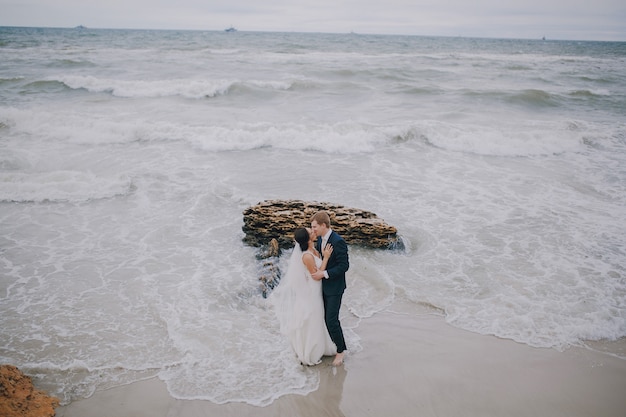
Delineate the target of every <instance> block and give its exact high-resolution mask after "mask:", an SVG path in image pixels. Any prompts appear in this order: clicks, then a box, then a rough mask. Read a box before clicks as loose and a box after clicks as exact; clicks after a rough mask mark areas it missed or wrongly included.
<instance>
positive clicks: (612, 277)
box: [0, 28, 626, 405]
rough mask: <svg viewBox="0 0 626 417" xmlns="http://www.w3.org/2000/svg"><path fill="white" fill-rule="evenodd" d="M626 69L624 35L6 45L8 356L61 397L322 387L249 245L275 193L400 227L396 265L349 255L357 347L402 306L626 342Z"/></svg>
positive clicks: (0, 110)
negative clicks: (363, 326)
mask: <svg viewBox="0 0 626 417" xmlns="http://www.w3.org/2000/svg"><path fill="white" fill-rule="evenodd" d="M625 68H626V43H618V42H613V43H610V42H570V41H550V40H548V41H540V40H511V39H508V40H507V39H470V38H429V37H407V36H375V35H361V34H298V33H248V32H235V33H224V32H201V31H198V32H193V31H189V32H186V31H148V30H142V31H141V30H137V31H134V30H91V29H82V30H78V29H37V28H0V227H1V229H0V362H2V363H12V364H15V365H17V366H19V367H21V368H22V369H24V370H25V371H26V372H28V373H29V374H32V375H35V377H36V379H37V381H38V382H39V383H40V384H41V385H42V386H44V387H46V388H47V389H49V390H50V391H51V392H52V393H53V394H55V395H58V396H59V397H60V398H61V399H62V401H63V402H64V403H68V402H70V401H73V400H75V399H79V398H84V397H87V396H89V395H90V394H91V393H92V392H93V391H94V390H96V389H105V388H107V387H112V386H116V385H120V384H125V383H129V382H132V381H137V380H140V379H144V378H150V377H154V376H158V377H159V378H161V379H162V380H163V381H165V383H166V384H167V387H168V390H169V391H170V393H171V394H172V395H173V396H174V397H176V398H181V399H206V400H210V401H214V402H217V403H223V402H229V401H243V402H247V403H250V404H256V405H266V404H269V403H271V402H272V401H273V400H274V399H275V398H278V397H280V396H281V395H284V394H287V393H307V392H310V391H311V390H313V389H315V388H316V387H317V384H318V383H319V374H318V371H317V370H316V369H315V368H308V369H302V368H301V367H300V366H299V364H298V363H297V361H296V360H292V358H291V356H290V353H289V346H288V345H287V344H286V342H285V341H284V340H283V339H282V337H281V335H280V333H279V329H278V323H277V322H276V320H275V318H274V313H273V311H272V309H271V306H270V304H269V303H268V300H266V299H264V298H263V297H262V296H261V292H260V291H259V282H258V276H259V263H258V261H257V260H256V259H255V254H256V249H255V248H251V247H248V246H246V245H244V244H243V243H242V238H243V232H242V230H241V227H242V225H243V220H242V219H243V217H242V212H243V210H245V209H246V208H247V207H249V206H250V205H254V204H256V203H258V202H259V201H262V200H266V199H303V200H314V201H326V202H331V203H335V204H342V205H346V206H351V207H358V208H361V209H365V210H370V211H373V212H375V213H376V214H378V216H379V217H381V218H383V219H384V220H385V221H387V222H388V223H390V224H392V225H394V226H396V227H397V228H398V230H399V233H400V234H401V236H402V239H403V241H404V243H405V246H406V247H405V249H404V250H401V251H384V250H370V249H364V248H358V247H351V248H350V260H351V269H350V271H349V273H348V286H349V288H348V290H347V292H346V294H345V297H344V306H343V308H342V322H343V324H344V328H345V329H346V335H347V341H348V345H349V349H350V351H351V352H352V353H351V354H358V352H359V351H361V350H362V349H364V348H366V347H363V346H361V344H360V339H359V324H360V323H362V322H363V321H366V320H367V319H368V318H369V317H372V316H373V315H375V314H377V312H380V311H382V310H385V309H387V308H389V307H390V306H391V305H392V304H393V303H394V302H395V301H402V302H403V303H411V304H414V305H415V306H417V307H421V308H425V309H427V310H428V311H431V312H432V313H433V314H440V315H442V317H443V318H444V319H445V320H446V321H447V322H448V323H449V324H450V325H452V326H456V327H459V328H463V329H467V330H469V331H472V332H476V333H480V334H486V335H495V336H498V337H501V338H507V339H513V340H516V341H518V342H520V343H524V344H528V345H530V346H534V347H541V348H552V349H558V350H563V349H567V348H568V347H570V346H584V347H588V348H592V347H591V344H592V343H593V341H598V340H600V341H615V340H619V339H621V338H623V337H624V336H626V118H625V117H624V115H625V114H626V70H625ZM286 254H287V255H288V252H287V253H286ZM283 258H284V259H282V260H281V267H283V268H284V267H285V266H286V265H285V263H286V259H287V258H288V256H283ZM609 353H610V352H609ZM614 354H618V355H619V352H618V353H614ZM622 357H623V356H622ZM625 359H626V358H625ZM251 375H254V378H251V377H250V376H251Z"/></svg>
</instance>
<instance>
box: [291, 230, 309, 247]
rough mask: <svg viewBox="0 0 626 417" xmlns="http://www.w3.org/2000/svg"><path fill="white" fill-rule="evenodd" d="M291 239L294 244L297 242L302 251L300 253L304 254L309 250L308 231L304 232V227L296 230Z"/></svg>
mask: <svg viewBox="0 0 626 417" xmlns="http://www.w3.org/2000/svg"><path fill="white" fill-rule="evenodd" d="M293 238H294V239H295V240H296V242H298V245H300V249H302V252H306V250H307V249H308V248H309V232H308V230H306V229H305V228H304V227H301V228H299V229H296V230H295V232H293Z"/></svg>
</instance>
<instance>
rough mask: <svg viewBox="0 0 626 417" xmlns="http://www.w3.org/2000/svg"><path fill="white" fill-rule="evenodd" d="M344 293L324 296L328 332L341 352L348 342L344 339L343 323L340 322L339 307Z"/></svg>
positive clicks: (338, 351)
mask: <svg viewBox="0 0 626 417" xmlns="http://www.w3.org/2000/svg"><path fill="white" fill-rule="evenodd" d="M342 297H343V294H339V295H325V296H324V312H325V317H324V319H325V321H326V328H327V329H328V334H329V335H330V338H331V339H332V341H333V342H335V345H337V353H341V352H343V351H344V350H346V342H345V340H344V339H343V331H342V330H341V323H340V322H339V308H340V307H341V298H342Z"/></svg>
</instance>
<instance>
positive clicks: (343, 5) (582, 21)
mask: <svg viewBox="0 0 626 417" xmlns="http://www.w3.org/2000/svg"><path fill="white" fill-rule="evenodd" d="M77 25H84V26H87V27H90V28H136V29H200V30H222V29H224V28H226V27H229V26H231V25H232V26H234V27H236V28H237V29H239V30H242V31H286V32H333V33H346V32H351V31H353V32H356V33H377V34H403V35H435V36H466V37H472V36H477V37H496V38H529V39H537V38H541V37H543V36H545V37H546V38H548V39H574V40H619V41H626V0H270V1H264V0H0V26H44V27H74V26H77Z"/></svg>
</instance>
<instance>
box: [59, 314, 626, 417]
mask: <svg viewBox="0 0 626 417" xmlns="http://www.w3.org/2000/svg"><path fill="white" fill-rule="evenodd" d="M396 308H398V306H397V305H394V306H392V308H390V309H388V310H386V311H383V312H380V313H377V314H376V315H374V316H373V317H370V318H367V319H364V320H362V321H361V323H360V324H359V327H358V330H357V332H358V334H359V336H360V337H361V345H362V347H363V349H362V350H361V351H359V352H357V353H354V354H351V353H350V352H348V355H347V357H346V362H345V364H344V365H343V366H342V367H338V368H334V367H332V366H330V363H331V361H332V358H324V361H323V363H322V364H320V365H318V366H317V367H316V368H318V369H319V372H320V385H319V388H318V389H317V390H316V391H314V392H312V393H310V394H308V395H306V396H302V395H295V394H289V395H285V396H282V397H280V398H279V399H277V400H275V401H274V402H273V403H272V404H270V405H268V406H265V407H259V406H253V405H249V404H245V403H227V404H215V403H212V402H209V401H202V400H177V399H174V398H172V397H171V396H170V395H169V393H168V392H167V389H166V387H165V383H164V382H163V381H161V380H159V379H158V378H156V377H155V378H151V379H148V380H144V381H139V382H135V383H132V384H129V385H125V386H120V387H115V388H111V389H108V390H105V391H98V392H96V393H94V394H93V395H92V396H91V397H90V398H87V399H83V400H78V401H75V402H72V403H70V404H68V405H66V406H62V407H59V408H57V410H56V411H57V414H56V415H57V416H58V417H111V416H116V417H144V416H145V417H161V416H162V417H192V416H193V417H196V416H214V415H219V416H237V417H246V416H250V417H252V416H255V417H264V416H267V417H270V416H291V417H292V416H302V417H321V416H329V417H364V416H372V417H374V416H381V415H394V416H407V417H408V416H411V417H413V416H415V415H416V414H418V415H420V416H421V417H425V416H433V417H434V416H438V417H441V416H455V417H458V416H461V415H462V416H464V417H468V416H476V417H479V416H480V417H487V416H498V417H500V416H507V417H514V416H568V417H578V416H580V417H589V416H594V417H621V416H622V415H623V413H624V410H626V396H625V395H624V387H626V360H624V359H620V358H618V357H616V356H615V355H611V354H607V353H602V352H600V351H599V350H591V349H585V348H580V347H572V348H569V349H567V350H566V351H564V352H559V351H556V350H553V349H543V348H533V347H530V346H527V345H523V344H520V343H517V342H514V341H512V340H506V339H499V338H497V337H494V336H485V335H479V334H476V333H471V332H469V331H466V330H462V329H458V328H455V327H452V326H450V325H448V324H447V323H445V321H444V320H443V318H442V317H441V316H439V315H434V314H428V313H423V312H422V313H418V312H416V311H415V308H410V309H408V310H409V311H410V312H405V311H406V309H401V308H399V310H400V311H401V310H405V311H401V312H396V310H395V309H396ZM616 343H619V344H620V345H621V346H623V345H624V344H626V340H624V339H621V340H620V341H619V342H616Z"/></svg>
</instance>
